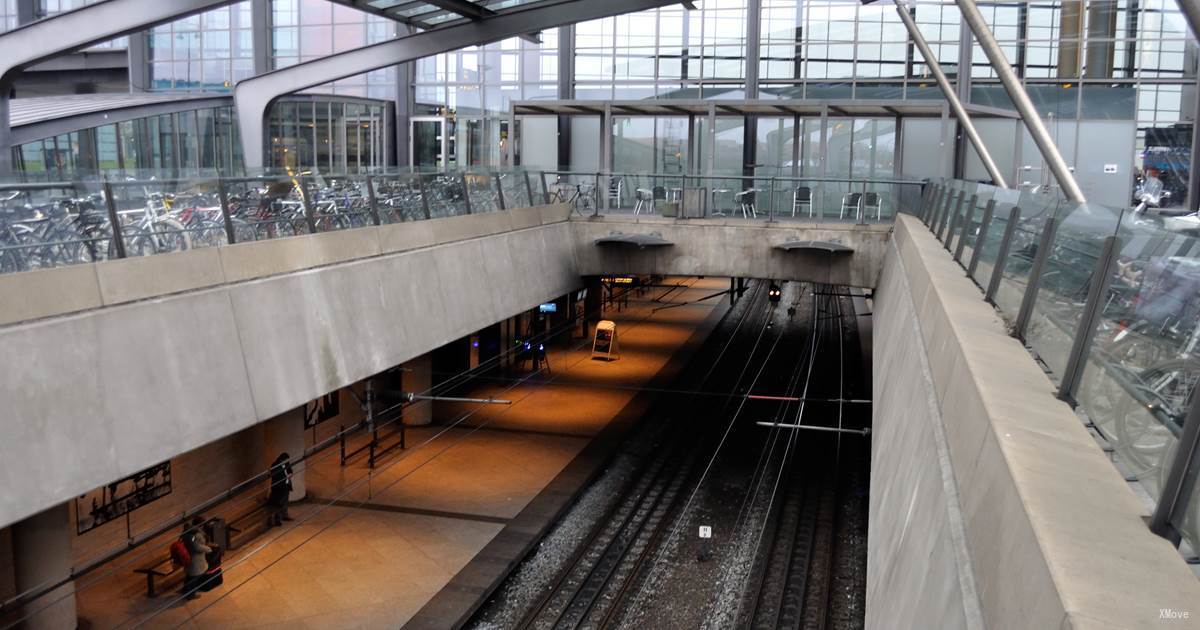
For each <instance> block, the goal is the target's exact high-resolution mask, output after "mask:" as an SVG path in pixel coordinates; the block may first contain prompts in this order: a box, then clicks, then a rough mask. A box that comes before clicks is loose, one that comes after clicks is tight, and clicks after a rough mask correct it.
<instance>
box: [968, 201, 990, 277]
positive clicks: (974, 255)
mask: <svg viewBox="0 0 1200 630" xmlns="http://www.w3.org/2000/svg"><path fill="white" fill-rule="evenodd" d="M995 212H996V200H995V199H988V202H987V205H985V206H984V208H983V218H982V219H981V220H980V221H979V232H978V233H977V234H976V235H975V246H974V248H973V249H972V250H971V264H970V265H968V266H967V277H968V278H971V279H972V280H974V279H975V270H976V269H977V268H978V267H979V256H980V252H982V251H983V245H984V244H985V243H987V233H988V228H989V227H991V225H992V215H993V214H994V213H995ZM977 284H978V283H977Z"/></svg>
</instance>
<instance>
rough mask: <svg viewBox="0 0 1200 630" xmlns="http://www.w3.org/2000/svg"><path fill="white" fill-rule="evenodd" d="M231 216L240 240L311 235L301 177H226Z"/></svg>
mask: <svg viewBox="0 0 1200 630" xmlns="http://www.w3.org/2000/svg"><path fill="white" fill-rule="evenodd" d="M223 183H224V185H225V196H226V199H227V200H228V204H229V218H230V222H231V223H232V224H233V235H234V239H235V241H236V242H238V243H245V242H248V241H264V240H269V239H273V238H284V237H288V236H296V235H297V234H307V233H308V232H309V225H308V218H307V217H306V216H305V209H304V198H303V195H302V194H301V189H300V184H299V180H297V179H296V178H293V177H288V176H271V177H244V178H229V179H225V180H223Z"/></svg>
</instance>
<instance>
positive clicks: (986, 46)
mask: <svg viewBox="0 0 1200 630" xmlns="http://www.w3.org/2000/svg"><path fill="white" fill-rule="evenodd" d="M956 1H957V3H958V8H959V11H960V12H961V13H962V16H963V21H964V22H966V23H967V26H969V27H970V28H971V31H972V32H974V33H975V39H976V41H978V42H979V47H980V48H982V49H983V54H985V55H987V58H988V62H989V63H991V64H992V70H995V71H996V76H998V77H1000V83H1001V84H1002V85H1003V86H1004V91H1005V92H1008V98H1009V99H1011V100H1012V102H1013V106H1014V107H1015V108H1016V110H1017V111H1018V112H1019V113H1020V114H1021V120H1022V121H1023V122H1024V123H1025V127H1026V128H1027V129H1028V130H1029V135H1031V136H1033V143H1034V144H1036V145H1037V147H1038V150H1039V151H1041V153H1042V158H1044V159H1045V160H1046V166H1047V167H1049V169H1050V172H1051V173H1054V179H1056V180H1058V185H1059V186H1060V187H1062V191H1063V193H1064V194H1065V195H1066V196H1067V199H1070V200H1071V201H1075V202H1078V203H1084V202H1086V201H1087V197H1085V196H1084V195H1083V190H1082V189H1081V188H1080V187H1079V183H1078V182H1076V181H1075V175H1074V174H1072V173H1071V168H1070V167H1069V166H1067V161H1066V160H1064V159H1063V156H1062V153H1060V152H1059V150H1058V146H1057V145H1055V144H1054V138H1053V137H1051V136H1050V132H1049V131H1047V130H1046V124H1045V123H1043V122H1042V117H1041V114H1039V113H1038V111H1037V108H1036V107H1035V106H1034V104H1033V101H1031V100H1029V94H1028V93H1027V92H1026V91H1025V88H1024V87H1022V86H1021V79H1020V78H1019V77H1017V73H1016V72H1013V69H1012V65H1011V64H1010V63H1009V62H1008V58H1007V57H1005V55H1004V50H1003V49H1001V48H1000V44H999V43H997V42H996V38H995V36H994V35H992V30H991V28H989V27H988V24H987V21H986V20H985V19H984V18H983V14H982V13H980V12H979V7H978V5H976V4H975V0H956Z"/></svg>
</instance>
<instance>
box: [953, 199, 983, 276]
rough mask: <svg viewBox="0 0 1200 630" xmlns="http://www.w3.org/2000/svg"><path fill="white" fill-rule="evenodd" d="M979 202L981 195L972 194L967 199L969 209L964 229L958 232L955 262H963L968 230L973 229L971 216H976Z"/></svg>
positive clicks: (965, 214) (965, 216) (964, 216)
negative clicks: (976, 207)
mask: <svg viewBox="0 0 1200 630" xmlns="http://www.w3.org/2000/svg"><path fill="white" fill-rule="evenodd" d="M978 203H979V195H971V198H970V199H968V200H967V211H966V212H965V213H963V217H962V229H961V230H959V232H958V244H957V245H955V246H954V262H956V263H958V264H960V265H961V264H962V255H963V247H964V246H965V245H966V244H967V232H968V231H970V229H971V217H973V216H975V206H976V205H977V204H978Z"/></svg>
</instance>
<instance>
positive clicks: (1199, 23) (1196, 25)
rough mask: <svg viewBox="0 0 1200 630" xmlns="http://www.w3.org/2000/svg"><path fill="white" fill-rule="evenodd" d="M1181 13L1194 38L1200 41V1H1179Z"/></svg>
mask: <svg viewBox="0 0 1200 630" xmlns="http://www.w3.org/2000/svg"><path fill="white" fill-rule="evenodd" d="M1178 2H1179V12H1180V13H1182V14H1183V18H1184V19H1185V20H1187V23H1188V26H1189V27H1191V29H1192V37H1195V38H1197V39H1200V0H1178Z"/></svg>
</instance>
